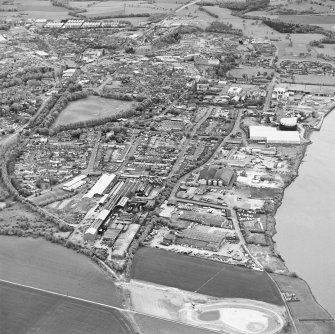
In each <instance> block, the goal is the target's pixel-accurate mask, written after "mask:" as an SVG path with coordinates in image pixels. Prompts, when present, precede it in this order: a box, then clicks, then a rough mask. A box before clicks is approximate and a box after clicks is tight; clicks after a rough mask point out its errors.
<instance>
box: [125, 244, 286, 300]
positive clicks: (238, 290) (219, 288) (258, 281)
mask: <svg viewBox="0 0 335 334" xmlns="http://www.w3.org/2000/svg"><path fill="white" fill-rule="evenodd" d="M131 277H132V278H134V279H138V280H142V281H148V282H152V283H156V284H161V285H167V286H171V287H175V288H178V289H182V290H187V291H193V292H197V293H200V294H205V295H209V296H214V297H218V298H246V299H254V300H261V301H264V302H268V303H272V304H277V305H281V304H282V299H281V296H280V294H279V292H278V290H277V288H276V286H275V285H274V283H273V282H272V281H271V280H270V279H269V277H268V276H267V274H266V273H264V272H258V271H252V270H249V269H244V268H241V267H237V266H232V265H226V264H222V263H219V262H213V261H209V260H203V259H199V258H195V257H189V256H185V255H179V254H176V253H170V252H166V251H163V250H159V249H152V248H140V249H139V250H138V251H137V253H136V255H135V257H134V262H133V267H132V272H131Z"/></svg>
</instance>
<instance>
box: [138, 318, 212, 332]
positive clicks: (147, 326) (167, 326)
mask: <svg viewBox="0 0 335 334" xmlns="http://www.w3.org/2000/svg"><path fill="white" fill-rule="evenodd" d="M134 318H135V320H136V323H137V325H138V327H139V328H140V329H141V330H142V332H143V333H145V334H172V333H174V334H211V333H213V332H212V331H208V330H205V329H202V328H196V327H189V326H185V325H182V324H179V323H177V322H171V321H168V320H164V319H158V318H152V317H148V316H145V315H142V314H135V316H134Z"/></svg>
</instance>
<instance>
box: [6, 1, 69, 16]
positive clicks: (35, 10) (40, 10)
mask: <svg viewBox="0 0 335 334" xmlns="http://www.w3.org/2000/svg"><path fill="white" fill-rule="evenodd" d="M11 7H14V8H16V9H17V12H0V16H5V17H17V16H18V15H19V14H22V15H23V17H24V18H32V19H39V18H44V19H50V20H57V19H64V18H68V17H69V16H68V10H67V9H66V8H63V7H56V6H53V5H52V4H51V2H50V1H45V0H29V1H27V0H18V1H15V2H14V6H11ZM0 8H2V9H5V8H6V6H5V5H0Z"/></svg>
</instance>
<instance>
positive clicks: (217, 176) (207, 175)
mask: <svg viewBox="0 0 335 334" xmlns="http://www.w3.org/2000/svg"><path fill="white" fill-rule="evenodd" d="M233 176H234V171H233V170H231V169H229V168H224V167H218V166H207V167H205V168H204V169H202V170H201V171H200V174H199V182H200V183H203V184H214V185H223V186H227V185H229V183H230V182H231V180H232V178H233Z"/></svg>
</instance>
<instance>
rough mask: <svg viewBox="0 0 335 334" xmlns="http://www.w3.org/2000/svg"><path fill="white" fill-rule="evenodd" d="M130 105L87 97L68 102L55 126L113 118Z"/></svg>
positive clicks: (128, 103) (130, 104)
mask: <svg viewBox="0 0 335 334" xmlns="http://www.w3.org/2000/svg"><path fill="white" fill-rule="evenodd" d="M132 105H133V102H128V101H120V100H113V99H104V98H101V97H99V96H89V97H87V98H86V99H82V100H78V101H74V102H70V103H69V105H68V106H67V107H66V108H65V109H64V110H63V111H62V112H61V113H60V115H59V116H58V118H57V120H56V122H55V125H62V124H69V123H76V122H82V121H88V120H92V119H99V118H104V117H108V116H113V115H115V114H117V113H119V112H121V111H123V110H127V109H129V108H130V107H131V106H132ZM120 117H121V116H120Z"/></svg>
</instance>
